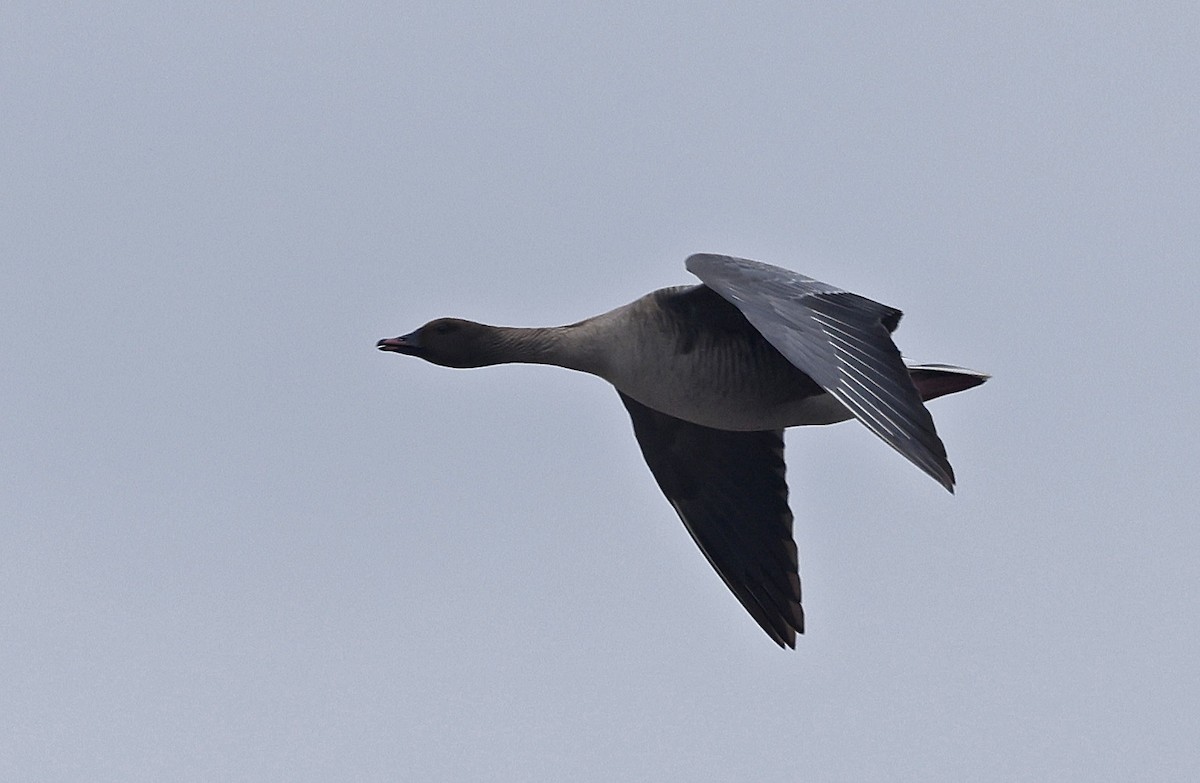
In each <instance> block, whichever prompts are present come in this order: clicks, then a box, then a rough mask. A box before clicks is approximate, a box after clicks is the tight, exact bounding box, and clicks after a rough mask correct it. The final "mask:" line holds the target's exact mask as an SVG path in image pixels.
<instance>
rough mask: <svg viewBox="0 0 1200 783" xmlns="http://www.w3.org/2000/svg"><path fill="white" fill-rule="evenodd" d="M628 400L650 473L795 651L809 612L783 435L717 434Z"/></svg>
mask: <svg viewBox="0 0 1200 783" xmlns="http://www.w3.org/2000/svg"><path fill="white" fill-rule="evenodd" d="M618 393H619V394H620V392H618ZM621 401H622V402H623V403H625V407H626V408H627V409H628V410H629V415H630V418H632V419H633V432H634V434H635V435H636V436H637V440H638V444H639V445H640V446H641V447H642V454H643V456H645V458H646V464H647V465H649V466H650V472H651V473H653V474H654V478H655V480H657V481H658V486H659V487H660V488H661V489H662V491H663V494H664V495H666V496H667V500H669V501H670V502H671V505H672V506H674V507H675V511H676V512H678V514H679V518H680V519H682V520H683V524H684V526H685V527H687V529H688V532H689V533H691V534H692V539H693V540H695V542H696V543H697V544H698V545H699V546H700V550H701V551H702V552H704V555H705V557H707V558H708V562H709V563H711V564H712V567H713V568H715V569H716V570H717V573H718V574H720V575H721V578H722V579H724V580H725V584H726V585H728V586H729V589H730V590H732V591H733V594H734V595H735V596H737V599H738V600H739V601H741V602H742V606H744V607H746V610H747V611H749V612H750V614H751V616H752V617H754V619H755V620H756V621H757V622H758V624H759V625H761V626H762V628H763V630H764V631H766V632H767V634H768V635H769V636H770V637H771V638H772V639H774V640H775V642H776V644H778V645H780V646H784V645H786V646H788V647H795V646H796V634H797V633H804V612H803V610H802V609H801V608H800V574H799V571H798V569H797V559H796V543H795V541H793V540H792V512H791V509H789V508H788V503H787V495H788V489H787V482H786V480H785V478H784V469H785V466H784V461H783V432H782V431H781V430H777V431H762V432H729V431H727V430H716V429H712V428H709V427H703V426H701V425H699V424H692V423H691V422H687V421H683V420H682V419H677V418H675V417H674V416H668V415H666V414H665V413H659V412H658V411H656V410H653V409H651V408H647V407H646V406H645V405H642V404H641V403H640V402H637V401H636V400H634V399H632V398H630V397H627V396H626V395H624V394H621Z"/></svg>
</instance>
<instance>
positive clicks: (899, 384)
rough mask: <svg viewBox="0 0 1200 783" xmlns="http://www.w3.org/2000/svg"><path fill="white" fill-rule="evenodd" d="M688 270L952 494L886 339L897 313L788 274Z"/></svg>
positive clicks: (721, 259) (948, 471) (724, 267)
mask: <svg viewBox="0 0 1200 783" xmlns="http://www.w3.org/2000/svg"><path fill="white" fill-rule="evenodd" d="M687 268H688V271H690V272H691V273H692V274H694V275H696V277H698V278H700V279H701V280H702V281H703V282H704V284H705V285H706V286H708V287H709V288H711V289H713V290H714V291H716V292H717V293H718V294H720V295H721V296H723V297H724V298H725V299H727V300H728V301H730V302H731V303H733V305H734V306H736V307H737V308H738V309H739V310H741V311H742V315H744V316H746V320H748V321H749V322H750V323H751V324H753V325H754V328H755V329H757V330H758V331H759V333H761V334H762V336H763V337H764V338H766V340H767V342H769V343H771V345H773V346H775V348H776V350H778V351H779V352H780V353H782V354H783V355H784V356H785V357H787V359H788V361H790V362H792V364H794V365H796V366H797V367H799V368H800V369H801V370H803V371H804V372H805V373H806V374H808V375H809V376H810V377H811V378H812V379H813V380H814V381H816V382H817V383H818V384H820V385H821V387H822V388H823V389H825V391H827V392H829V393H830V394H831V395H833V396H834V397H835V398H837V400H838V401H839V402H841V403H842V404H843V405H845V406H846V408H847V409H848V410H849V411H850V412H851V413H853V414H854V416H855V417H856V418H857V419H858V420H859V421H861V422H862V423H863V424H865V425H866V426H867V428H868V429H870V430H871V432H874V433H875V434H876V435H878V436H879V437H880V438H882V439H883V440H884V441H885V442H887V443H888V444H889V445H890V446H891V447H892V448H894V449H896V451H898V452H900V453H901V454H903V455H904V456H905V457H907V458H908V459H909V460H910V461H911V462H912V463H913V464H915V465H916V466H917V467H919V468H921V469H922V470H924V471H925V472H926V473H928V474H929V475H930V476H932V477H933V478H934V479H936V480H937V481H938V482H939V483H941V484H942V486H944V487H945V488H946V489H948V490H950V491H951V492H953V491H954V470H953V469H952V468H951V467H950V462H949V461H948V460H947V459H946V447H945V446H944V445H942V441H941V438H939V437H938V435H937V430H936V429H935V428H934V426H933V418H932V417H931V416H930V415H929V411H927V410H926V409H925V405H924V404H923V403H922V402H921V396H920V394H919V393H918V392H917V389H916V387H915V386H914V385H913V382H912V380H911V378H910V377H909V373H908V369H907V368H906V367H905V366H904V361H903V360H902V359H901V358H900V351H899V349H897V348H896V345H895V343H893V342H892V338H891V335H890V332H891V331H892V330H894V329H895V328H896V325H897V324H899V322H900V316H901V312H900V311H899V310H897V309H895V308H893V307H888V306H887V305H883V304H880V303H879V302H875V301H872V300H871V299H867V298H866V297H863V296H859V295H857V294H852V293H850V292H848V291H843V290H841V289H840V288H835V287H834V286H831V285H829V284H828V283H822V282H821V281H819V280H813V279H812V278H811V277H805V276H804V275H801V274H797V273H795V272H792V271H790V270H787V269H780V268H779V267H776V266H770V265H768V264H762V263H759V262H757V261H750V260H748V259H745V258H734V257H732V256H716V255H709V254H706V253H702V254H698V255H694V256H691V257H690V258H688V260H687Z"/></svg>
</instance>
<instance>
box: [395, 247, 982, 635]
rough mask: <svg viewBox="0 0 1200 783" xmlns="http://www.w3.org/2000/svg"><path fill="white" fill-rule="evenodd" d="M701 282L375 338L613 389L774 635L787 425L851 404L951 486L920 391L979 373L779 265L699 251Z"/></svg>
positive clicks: (425, 355)
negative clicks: (559, 311) (550, 320)
mask: <svg viewBox="0 0 1200 783" xmlns="http://www.w3.org/2000/svg"><path fill="white" fill-rule="evenodd" d="M687 269H688V271H690V272H691V273H692V274H694V275H695V276H696V277H698V278H700V280H701V281H702V283H703V285H693V286H678V287H674V288H664V289H661V290H658V291H653V292H651V293H649V294H646V295H645V296H643V297H641V298H639V299H636V300H634V301H633V302H630V303H629V304H627V305H624V306H622V307H618V308H617V309H615V310H612V311H610V312H607V313H603V314H601V315H597V316H595V317H593V318H588V319H586V320H583V321H580V322H578V323H575V324H570V325H568V326H556V327H547V328H513V327H502V326H487V325H485V324H480V323H475V322H473V321H464V320H461V319H457V318H439V319H437V320H434V321H430V322H429V323H427V324H425V325H424V326H422V327H421V328H420V329H417V330H416V331H415V332H412V333H411V334H406V335H404V336H402V337H393V338H390V339H386V340H380V341H379V342H378V344H377V347H378V348H379V349H380V350H382V351H391V352H394V353H401V354H407V355H410V356H417V357H420V358H422V359H425V360H426V361H429V362H432V363H434V364H439V365H443V366H445V367H461V368H465V367H485V366H488V365H492V364H506V363H514V362H520V363H529V364H553V365H557V366H559V367H566V368H568V369H572V370H579V371H581V372H586V373H590V374H592V375H597V376H599V377H601V378H603V379H604V380H606V381H608V382H609V383H611V384H612V385H613V386H615V387H616V389H617V394H618V395H620V397H621V401H622V402H623V403H624V404H625V407H626V408H627V409H628V411H629V415H630V417H631V418H632V420H633V431H634V434H635V435H636V437H637V441H638V444H639V445H640V446H641V448H642V454H643V456H644V457H645V459H646V463H647V465H649V467H650V472H651V473H653V474H654V478H655V479H656V480H657V481H658V485H659V487H660V488H661V489H662V491H663V494H664V495H666V497H667V500H668V501H670V503H671V505H672V506H673V507H674V508H675V511H676V512H677V513H678V514H679V517H680V519H682V520H683V524H684V526H685V527H686V528H687V530H688V532H689V533H691V535H692V538H693V539H694V540H695V542H696V543H697V544H698V545H699V547H700V550H701V551H702V552H703V553H704V555H705V557H707V558H708V561H709V563H711V564H712V566H713V568H714V569H716V571H717V573H718V574H720V576H721V578H722V579H724V580H725V584H726V585H728V587H729V589H730V590H731V591H733V594H734V595H735V596H737V599H738V600H739V601H740V602H741V603H742V606H744V607H745V608H746V610H747V611H748V612H749V613H750V615H751V616H752V617H753V618H754V619H755V620H756V621H757V622H758V624H759V625H760V626H762V629H763V630H764V631H766V632H767V635H768V636H770V637H771V639H772V640H774V641H775V642H776V643H777V644H779V645H780V646H781V647H782V646H787V647H791V648H794V647H795V645H796V634H797V633H803V632H804V612H803V609H802V608H801V605H800V575H799V570H798V564H797V558H796V544H795V541H794V540H793V538H792V512H791V510H790V509H789V508H788V502H787V496H788V488H787V483H786V480H785V477H784V470H785V465H784V458H783V430H784V428H785V427H794V426H801V425H808V424H832V423H834V422H839V421H845V420H847V419H850V418H856V419H858V420H859V421H860V422H862V423H863V424H864V425H866V427H867V428H868V429H869V430H871V432H873V433H875V434H876V435H878V436H879V437H880V438H882V439H883V441H884V442H885V443H887V444H888V445H889V446H891V447H892V448H894V449H895V450H896V451H898V452H900V454H902V455H903V456H904V457H905V458H907V459H908V460H909V461H911V462H912V463H913V464H914V465H916V466H917V467H919V468H920V469H921V470H923V471H925V472H926V473H928V474H929V475H930V476H931V477H933V479H934V480H935V481H937V482H938V483H939V484H941V485H942V486H944V487H945V488H946V489H947V490H949V491H951V492H953V491H954V471H953V470H952V469H951V467H950V462H949V461H948V460H947V458H946V449H945V447H944V446H943V445H942V441H941V439H940V438H939V437H938V435H937V431H936V429H935V428H934V425H933V419H932V418H931V417H930V415H929V411H928V410H926V409H925V405H924V404H923V400H930V399H933V398H934V397H940V396H942V395H944V394H952V393H954V392H959V391H963V390H964V389H969V388H971V387H973V386H978V385H979V384H981V383H983V382H984V381H986V380H987V379H988V377H989V376H988V375H986V374H984V373H981V372H976V371H975V370H968V369H965V368H963V367H955V366H952V365H947V364H911V363H908V362H906V361H905V360H904V359H903V358H901V356H900V351H899V350H898V349H897V348H896V346H895V344H894V343H893V342H892V339H891V332H893V331H894V330H895V329H896V326H897V325H898V324H899V323H900V316H901V315H902V314H901V312H900V311H899V310H897V309H895V308H892V307H888V306H887V305H883V304H880V303H878V302H875V301H872V300H870V299H867V298H866V297H863V296H859V295H857V294H852V293H850V292H848V291H843V290H841V289H839V288H836V287H834V286H831V285H829V284H828V283H822V282H820V281H818V280H814V279H812V278H810V277H805V276H804V275H800V274H797V273H795V272H792V271H789V270H787V269H781V268H779V267H775V266H770V265H768V264H763V263H760V262H757V261H750V260H748V259H744V258H734V257H732V256H720V255H710V254H707V253H702V254H697V255H693V256H691V257H689V258H688V259H687Z"/></svg>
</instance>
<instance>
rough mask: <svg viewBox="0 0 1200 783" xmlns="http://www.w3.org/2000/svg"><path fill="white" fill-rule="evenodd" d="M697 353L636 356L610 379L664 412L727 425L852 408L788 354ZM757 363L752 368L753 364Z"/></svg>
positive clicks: (770, 426) (832, 415) (785, 423)
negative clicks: (729, 356)
mask: <svg viewBox="0 0 1200 783" xmlns="http://www.w3.org/2000/svg"><path fill="white" fill-rule="evenodd" d="M693 356H694V354H688V355H683V356H670V357H668V358H665V359H664V358H662V354H659V357H658V358H657V359H654V360H647V361H640V362H630V363H629V365H627V366H626V367H623V368H617V369H616V371H615V372H613V373H612V375H613V377H610V378H609V379H608V380H609V381H610V382H611V383H612V384H613V385H614V386H616V387H617V388H618V389H619V390H621V391H622V392H624V393H625V394H628V395H629V396H630V397H632V398H634V399H635V400H637V401H638V402H640V403H642V404H643V405H646V406H647V407H650V408H653V409H654V410H656V411H659V412H660V413H665V414H667V415H670V416H674V417H676V418H678V419H683V420H685V421H690V422H693V423H695V424H701V425H703V426H705V427H713V428H715V429H723V430H742V431H746V430H777V429H783V428H785V427H796V426H802V425H809V424H833V423H835V422H839V421H845V420H846V419H849V418H851V414H850V412H849V411H848V410H846V408H845V406H843V405H842V404H841V403H840V402H838V401H837V400H836V399H834V398H833V397H832V396H831V395H830V394H828V393H826V392H825V390H824V389H822V388H821V387H820V386H818V385H817V384H816V383H815V382H814V381H813V380H812V379H811V378H809V377H808V376H807V375H805V374H804V373H803V372H801V371H800V370H798V369H796V368H795V367H794V366H793V365H791V364H790V363H788V362H787V361H786V360H785V359H783V357H782V356H780V357H779V361H777V362H776V361H774V360H773V357H770V358H768V360H767V361H762V360H761V359H762V357H755V358H759V359H760V361H759V362H746V361H744V359H745V358H747V357H734V358H741V359H743V361H724V362H721V361H714V360H713V359H714V357H713V356H712V355H711V354H708V355H706V356H705V358H706V360H707V361H706V362H705V364H704V365H703V366H699V365H698V364H697V362H695V361H691V360H690V359H691V358H692V357H693ZM751 368H752V369H751Z"/></svg>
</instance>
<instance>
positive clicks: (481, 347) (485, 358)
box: [375, 318, 502, 368]
mask: <svg viewBox="0 0 1200 783" xmlns="http://www.w3.org/2000/svg"><path fill="white" fill-rule="evenodd" d="M375 347H376V348H378V349H379V350H381V351H391V352H392V353H402V354H406V355H408V356H416V357H418V358H421V359H424V360H425V361H427V362H432V363H433V364H440V365H441V366H443V367H459V368H466V367H485V366H487V365H489V364H497V363H498V362H500V361H502V358H501V357H499V356H497V354H496V349H497V341H496V330H495V327H491V326H487V325H485V324H480V323H475V322H474V321H465V320H463V319H461V318H438V319H436V320H433V321H430V322H429V323H427V324H425V325H424V326H422V327H421V328H420V329H417V330H416V331H415V332H410V333H409V334H405V335H401V336H400V337H391V338H388V339H386V340H380V341H379V342H378V343H376V344H375Z"/></svg>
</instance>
